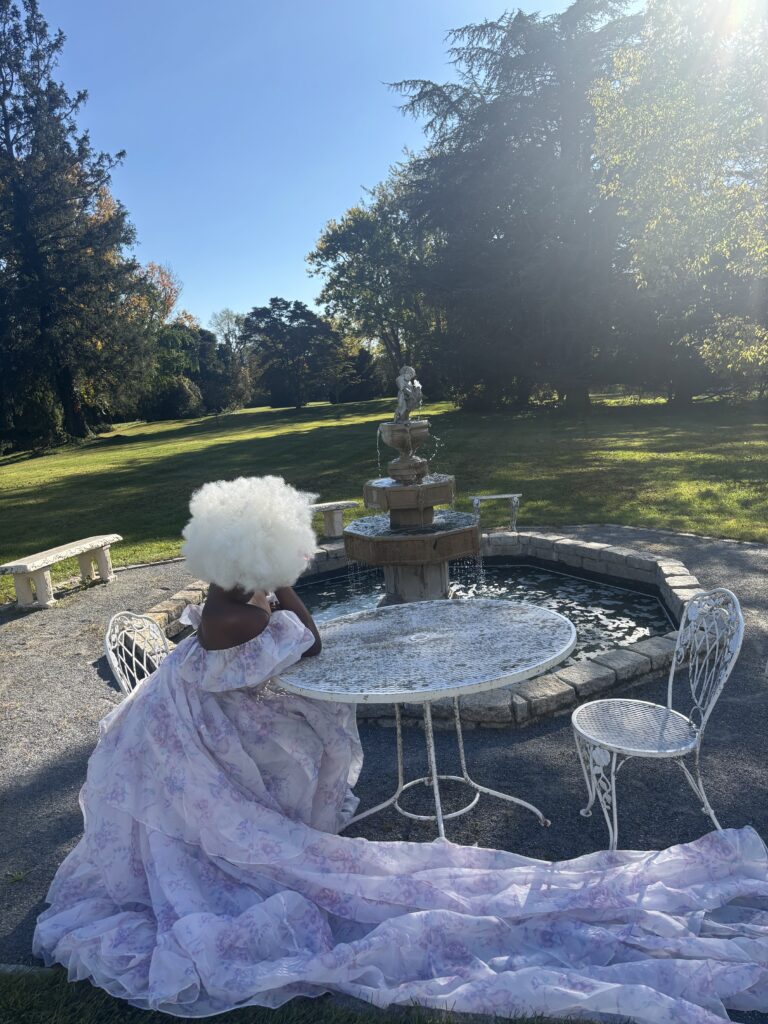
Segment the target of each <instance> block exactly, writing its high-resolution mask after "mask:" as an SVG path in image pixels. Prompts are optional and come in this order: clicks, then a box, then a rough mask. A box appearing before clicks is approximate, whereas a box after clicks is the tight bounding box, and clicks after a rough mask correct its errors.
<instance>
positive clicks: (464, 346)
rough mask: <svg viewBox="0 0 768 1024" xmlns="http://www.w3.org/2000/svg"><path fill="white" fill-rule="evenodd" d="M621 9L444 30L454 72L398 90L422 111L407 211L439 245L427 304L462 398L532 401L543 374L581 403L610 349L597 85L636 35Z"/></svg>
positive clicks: (610, 240) (602, 3)
mask: <svg viewBox="0 0 768 1024" xmlns="http://www.w3.org/2000/svg"><path fill="white" fill-rule="evenodd" d="M626 7H627V3H626V2H624V0H575V2H573V3H571V4H570V5H569V6H568V8H567V9H566V10H565V11H563V12H562V13H560V14H555V15H551V16H549V17H544V18H542V17H540V16H539V15H527V14H524V13H523V12H521V11H518V12H516V13H513V14H505V15H503V16H502V17H501V18H499V19H498V20H496V21H486V22H483V23H482V24H480V25H469V26H466V27H465V28H463V29H459V30H457V31H455V32H453V33H452V34H451V41H452V46H451V50H450V53H451V57H452V61H453V63H454V65H455V67H456V68H457V71H458V80H457V81H454V82H450V83H447V84H439V83H435V82H430V81H423V80H415V81H407V82H401V83H398V84H397V86H396V88H398V89H400V90H401V91H402V92H404V94H405V95H406V96H407V102H406V104H405V110H406V111H407V112H409V113H411V114H413V115H414V116H417V117H423V118H425V131H426V133H427V137H428V142H429V144H428V146H427V148H426V149H425V151H424V152H423V153H421V154H419V155H418V156H417V157H416V158H414V160H413V161H412V162H411V171H410V175H409V178H410V182H411V188H410V209H411V215H412V218H413V219H414V220H415V221H416V223H417V224H418V225H419V227H420V228H421V230H422V231H428V232H429V233H430V234H431V235H432V236H433V237H436V238H438V239H439V240H440V245H439V246H438V248H437V253H438V258H437V260H436V261H435V265H434V266H433V268H431V271H430V273H429V274H428V275H427V283H428V300H429V301H430V302H431V304H432V305H433V306H437V307H438V308H442V309H443V310H444V315H445V321H446V330H445V337H446V339H447V345H446V347H445V351H446V354H447V359H448V361H449V362H450V363H451V364H452V366H453V369H454V386H455V388H456V389H457V391H458V397H459V398H462V397H467V396H469V395H472V394H473V393H475V392H477V390H478V389H480V390H481V391H483V392H485V394H486V395H487V396H488V399H489V404H500V403H502V402H505V401H507V400H510V399H512V400H514V401H517V402H520V403H523V402H524V401H525V399H526V397H527V394H528V393H530V390H531V387H532V386H533V384H535V383H536V382H549V383H551V384H553V385H554V386H555V387H556V388H557V389H558V391H560V392H561V393H562V394H564V395H565V396H566V399H567V401H568V404H574V405H584V404H586V403H587V402H588V387H589V384H590V383H591V381H592V379H593V378H594V376H595V374H596V373H597V368H598V360H599V358H601V357H602V356H603V355H604V353H606V352H609V351H610V350H611V348H612V344H613V339H612V331H613V322H612V321H613V317H612V312H613V310H612V301H611V300H612V294H613V257H614V251H615V242H616V237H617V234H618V224H617V222H616V214H615V204H613V203H611V202H608V201H606V200H604V199H602V198H601V196H600V195H599V194H598V189H597V182H596V179H595V175H594V157H593V149H592V147H593V133H594V117H593V112H592V107H591V103H590V91H591V88H592V86H593V84H594V82H595V80H596V78H598V77H599V76H600V75H601V74H602V73H604V71H605V70H606V68H607V67H609V66H610V62H611V59H612V56H613V54H614V52H615V51H616V49H617V47H618V46H620V45H621V44H623V43H625V42H626V41H627V39H629V38H632V37H633V35H634V34H635V33H636V31H637V28H638V19H637V18H634V17H622V16H621V14H622V11H623V10H624V9H625V8H626ZM457 369H458V371H459V372H458V373H456V370H457ZM462 392H463V396H462Z"/></svg>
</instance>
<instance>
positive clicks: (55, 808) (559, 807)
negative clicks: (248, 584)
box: [0, 526, 768, 1022]
mask: <svg viewBox="0 0 768 1024" xmlns="http://www.w3.org/2000/svg"><path fill="white" fill-rule="evenodd" d="M558 532H559V533H570V534H572V535H574V536H579V537H582V538H586V539H592V540H598V539H599V540H609V541H610V542H612V543H621V544H622V545H625V546H629V547H637V548H647V549H651V550H653V551H655V552H658V553H662V554H667V555H671V556H675V557H679V558H681V559H682V560H683V561H684V562H685V564H686V565H687V566H688V567H689V568H690V569H691V571H692V572H694V573H695V574H696V575H697V576H698V578H699V580H700V581H701V583H702V584H703V585H704V586H707V587H711V586H718V585H720V586H728V587H730V588H731V589H732V590H734V591H735V593H736V594H737V596H738V597H739V599H740V601H741V603H742V607H743V610H744V614H745V618H746V622H747V632H746V637H745V641H744V646H743V648H742V653H741V656H740V659H739V662H738V664H737V666H736V669H735V670H734V673H733V675H732V677H731V679H730V680H729V682H728V684H727V686H726V689H725V691H724V693H723V696H722V697H721V699H720V703H719V705H718V707H717V709H716V711H715V713H714V715H713V718H712V721H711V724H710V726H709V729H708V732H707V736H706V738H705V742H704V750H703V758H702V762H703V771H704V778H705V782H706V783H707V787H708V792H709V796H710V800H711V802H712V804H713V806H714V808H715V810H716V812H717V813H718V815H719V817H720V820H721V824H722V825H723V826H726V827H727V826H741V825H745V824H750V825H753V826H754V827H755V828H756V829H757V830H758V831H759V832H760V834H761V835H762V836H763V838H764V839H768V800H767V799H766V792H765V786H766V781H767V779H768V772H767V771H766V762H765V753H764V750H765V735H766V732H767V731H768V730H767V729H766V726H767V725H768V700H767V699H766V698H767V697H768V678H766V676H765V675H764V669H765V663H766V659H768V547H766V546H762V545H755V544H742V543H736V542H730V541H722V540H715V539H709V538H700V537H692V536H686V535H679V534H673V533H664V532H660V531H650V530H639V529H632V528H627V527H606V526H600V527H598V526H582V527H573V528H570V529H564V528H563V527H558ZM190 579H191V577H190V575H189V574H188V573H187V571H186V569H185V566H184V563H173V564H169V565H162V566H153V567H148V568H143V569H135V570H130V571H126V572H122V573H120V574H118V576H117V578H116V580H115V581H114V582H113V583H111V584H109V585H108V586H104V585H94V586H92V587H91V588H89V589H87V590H86V591H84V592H83V591H80V592H76V593H73V594H70V595H69V596H66V597H64V598H63V599H62V600H60V601H59V603H58V604H57V605H56V607H55V608H53V609H51V610H49V611H45V612H27V613H19V612H10V611H6V612H5V613H2V612H0V823H1V827H0V908H1V913H0V922H1V924H0V962H10V963H32V962H33V960H32V957H31V954H30V951H29V947H30V940H31V936H32V931H33V928H34V922H35V918H36V916H37V914H38V913H39V912H40V910H41V909H42V907H43V905H44V897H45V892H46V888H47V886H48V884H49V882H50V880H51V878H52V876H53V874H54V872H55V870H56V867H57V866H58V864H59V862H60V861H61V859H62V857H63V856H64V855H65V854H66V853H67V851H68V850H70V849H71V848H72V846H73V845H74V844H75V843H76V841H77V839H78V838H79V835H80V832H81V827H82V821H81V815H80V810H79V807H78V803H77V794H78V790H79V788H80V786H81V784H82V782H83V779H84V776H85V766H86V761H87V758H88V755H89V753H90V751H91V749H92V747H93V745H94V742H95V739H96V736H97V723H98V720H99V719H100V718H101V717H102V716H103V715H104V714H106V713H107V712H108V711H109V710H110V708H111V707H112V706H113V705H114V704H116V703H118V702H119V700H120V694H119V692H118V690H117V688H116V686H115V684H114V683H113V681H112V680H111V678H110V675H109V672H108V669H107V667H106V662H105V659H104V656H103V649H102V643H103V636H104V633H105V630H106V626H107V622H108V620H109V617H110V616H111V615H112V614H113V613H114V612H115V611H118V610H120V609H123V608H128V609H132V610H135V611H144V610H146V609H147V608H149V607H151V606H152V605H154V604H157V603H158V602H159V601H162V600H164V598H166V597H167V596H169V595H170V594H172V593H174V592H176V591H178V590H180V589H182V588H183V587H184V586H185V585H186V584H187V583H188V582H189V581H190ZM664 692H665V681H663V680H661V679H655V680H651V681H646V682H645V683H642V684H640V685H638V686H636V687H634V688H633V690H632V695H633V696H636V697H639V698H643V699H649V700H663V699H664ZM361 733H362V737H363V745H364V748H365V755H366V762H365V767H364V769H363V775H362V778H361V782H360V784H359V786H358V793H359V794H360V795H361V797H362V802H363V805H364V806H368V805H371V804H374V803H376V802H378V801H380V800H382V799H384V798H386V797H387V796H388V795H389V793H390V792H391V791H392V788H393V785H394V767H395V762H394V735H393V732H392V730H391V729H387V728H382V727H379V726H367V727H364V728H362V729H361ZM436 738H437V748H438V758H439V762H440V763H441V765H442V766H444V768H443V770H445V771H448V772H452V771H454V770H455V769H454V768H453V765H454V764H456V757H455V755H456V751H455V742H454V739H453V735H452V733H450V732H447V731H441V732H439V733H438V734H437V737H436ZM465 740H466V748H467V757H468V761H469V764H470V769H471V770H472V771H473V772H474V774H475V777H476V779H477V781H478V782H481V783H485V784H486V785H491V786H494V787H497V788H500V789H507V790H508V791H510V792H512V793H516V794H519V795H521V796H524V797H527V798H529V799H531V800H532V801H533V802H535V803H538V804H539V806H540V807H541V808H542V810H543V811H544V812H545V813H546V814H547V816H548V817H549V818H551V819H552V821H553V825H552V827H551V828H549V829H542V828H541V827H540V826H539V824H538V822H537V821H536V819H535V818H534V817H533V815H531V814H530V813H529V812H527V811H525V810H523V809H522V808H518V807H514V806H511V805H506V804H503V803H501V802H500V801H497V800H491V799H489V798H481V801H480V803H479V804H478V806H477V808H476V809H475V810H474V811H473V812H472V813H470V814H468V815H466V816H465V817H462V818H458V819H456V820H455V821H453V822H450V823H449V824H448V826H447V829H448V836H449V838H450V839H452V840H454V841H456V842H460V843H480V844H482V845H484V846H496V847H502V848H506V849H511V850H516V851H518V852H520V853H524V854H527V855H530V856H532V857H539V858H545V859H547V860H555V859H562V858H569V857H574V856H578V855H579V854H582V853H587V852H590V851H592V850H596V849H599V848H602V847H604V846H605V842H606V832H605V828H604V823H603V821H602V816H601V815H600V814H599V812H596V813H595V814H594V815H593V816H592V818H590V819H584V818H581V817H580V815H579V813H578V808H579V807H580V806H582V805H583V803H584V783H583V779H582V777H581V772H580V769H579V766H578V761H577V759H576V754H575V750H574V746H573V740H572V737H571V731H570V727H569V718H568V715H567V714H565V715H560V716H557V717H554V718H552V719H549V720H547V721H544V722H541V723H538V724H536V725H533V726H529V727H528V728H526V729H522V730H516V729H508V728H503V729H473V730H468V731H467V732H466V734H465ZM405 745H406V761H407V766H408V769H409V770H410V772H412V773H414V774H415V773H418V774H419V775H422V774H424V770H425V768H426V763H425V762H426V757H425V753H424V744H423V741H422V737H421V734H420V732H419V731H417V730H416V729H409V730H407V732H406V738H405ZM461 803H462V797H461V794H459V793H454V792H452V791H451V788H450V784H447V785H446V788H445V804H446V810H449V811H450V810H451V809H452V808H455V807H456V806H461ZM406 806H408V807H409V808H411V809H413V810H419V809H421V808H422V807H423V808H424V809H425V810H426V809H428V793H427V792H426V791H425V790H422V788H421V787H417V790H416V791H413V790H412V791H411V792H410V794H409V795H408V803H406ZM619 811H620V845H621V846H622V847H625V848H632V849H659V848H663V847H666V846H669V845H672V844H674V843H677V842H685V841H688V840H691V839H694V838H696V837H697V836H700V835H701V834H702V833H703V832H705V831H707V830H708V828H709V822H708V819H707V818H705V817H703V816H702V814H701V812H700V810H699V808H698V805H697V803H696V801H695V800H694V797H693V794H692V793H691V792H690V790H689V789H688V788H687V784H686V783H685V781H684V779H683V777H682V774H681V773H680V772H679V771H678V770H677V769H676V768H675V766H674V765H669V764H663V763H662V764H658V765H654V764H649V763H647V762H636V763H634V764H631V765H628V766H627V768H626V769H625V770H624V771H623V772H622V777H621V779H620V787H619ZM358 829H359V830H358V832H357V834H360V835H365V836H367V837H368V838H384V839H412V840H425V841H429V840H430V839H432V838H433V835H434V829H433V827H432V826H430V825H426V824H422V823H418V822H413V821H410V820H407V819H405V818H402V817H401V816H400V815H398V814H397V813H396V812H395V811H393V810H389V811H386V812H384V813H382V814H380V815H376V816H374V818H373V819H370V820H368V821H366V822H363V823H361V825H360V826H359V827H358ZM744 1019H747V1018H746V1017H745V1018H744ZM748 1019H749V1020H750V1021H755V1022H756V1021H766V1022H768V1015H759V1014H752V1015H749V1018H748Z"/></svg>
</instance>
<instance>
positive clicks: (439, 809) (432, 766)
mask: <svg viewBox="0 0 768 1024" xmlns="http://www.w3.org/2000/svg"><path fill="white" fill-rule="evenodd" d="M453 718H454V722H455V725H456V739H457V740H458V744H459V761H460V763H461V775H438V773H437V760H436V757H435V736H434V732H433V729H432V708H431V707H430V706H429V704H428V703H425V704H424V735H425V737H426V741H427V758H428V761H429V775H425V776H423V778H420V779H411V780H410V781H409V782H406V781H405V772H404V768H403V729H402V720H401V713H400V705H399V704H395V724H396V732H397V789H396V790H395V792H394V793H393V794H392V796H391V797H389V798H388V799H387V800H384V801H383V802H382V803H380V804H376V806H375V807H370V808H369V809H368V810H367V811H363V812H362V814H356V815H355V817H354V818H352V819H351V820H350V821H349V824H350V825H353V824H354V823H355V822H356V821H362V820H363V818H368V817H370V816H371V815H372V814H377V813H378V812H379V811H383V810H384V809H385V808H387V807H392V806H393V805H394V807H395V810H396V811H399V812H400V814H402V815H404V816H405V817H406V818H413V819H415V820H416V821H436V822H437V831H438V834H439V835H440V838H441V839H445V824H444V822H446V821H448V820H450V819H451V818H458V817H460V816H461V815H462V814H466V813H467V811H471V810H472V808H473V807H474V806H475V804H476V803H477V801H478V800H479V799H480V796H481V794H483V793H484V794H485V795H486V796H495V797H496V798H497V799H498V800H506V801H508V803H512V804H519V806H520V807H525V808H526V809H527V810H529V811H532V812H533V814H535V815H536V817H537V818H538V819H539V821H540V822H541V824H542V825H544V826H548V825H551V824H552V822H551V821H549V820H548V819H547V818H545V817H544V815H543V814H542V813H541V811H540V810H539V809H538V808H537V807H534V806H533V804H529V803H528V801H527V800H521V799H520V797H517V796H510V794H509V793H500V792H499V791H498V790H497V789H489V788H488V786H481V785H480V784H479V783H478V782H475V781H474V779H472V778H470V775H469V772H468V771H467V759H466V756H465V754H464V736H463V734H462V731H461V716H460V714H459V698H458V697H454V698H453ZM440 780H444V781H451V782H463V783H464V784H465V785H467V786H470V787H471V788H472V789H473V790H474V791H475V795H474V797H473V799H472V800H471V801H470V802H469V803H468V804H467V805H466V806H465V807H462V808H460V809H459V810H458V811H451V812H450V813H449V814H443V805H442V802H441V800H440ZM419 784H422V785H424V786H430V785H431V786H432V791H433V793H434V797H435V813H434V814H414V813H413V812H412V811H406V810H404V809H403V808H402V807H401V806H400V795H401V794H402V793H404V792H405V790H406V789H410V788H411V787H412V786H418V785H419Z"/></svg>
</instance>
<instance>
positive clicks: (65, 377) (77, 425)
mask: <svg viewBox="0 0 768 1024" xmlns="http://www.w3.org/2000/svg"><path fill="white" fill-rule="evenodd" d="M56 393H57V394H58V396H59V401H60V402H61V407H62V409H63V411H64V429H65V430H66V432H67V433H68V434H69V435H70V437H89V436H90V433H91V431H90V429H89V427H88V424H87V422H86V419H85V413H84V412H83V407H82V405H81V404H80V399H79V398H78V397H77V392H76V391H75V382H74V380H73V378H72V371H71V370H70V368H69V367H68V366H62V367H61V369H60V370H58V371H57V373H56Z"/></svg>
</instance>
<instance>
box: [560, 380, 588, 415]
mask: <svg viewBox="0 0 768 1024" xmlns="http://www.w3.org/2000/svg"><path fill="white" fill-rule="evenodd" d="M563 405H564V407H565V409H567V410H568V412H575V413H584V412H589V410H590V409H591V408H592V400H591V399H590V397H589V388H588V387H587V385H586V384H572V385H569V386H568V387H567V388H566V390H565V402H564V403H563Z"/></svg>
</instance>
